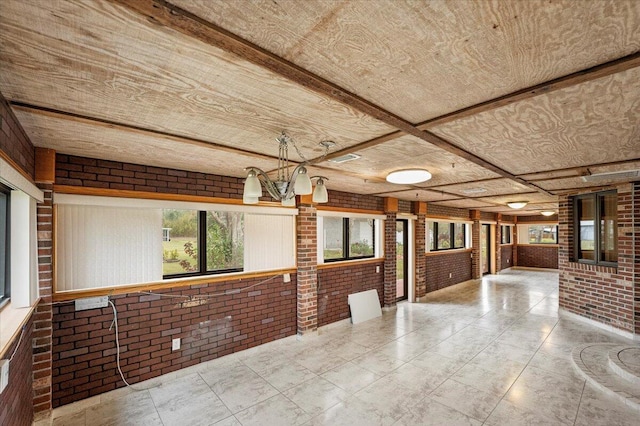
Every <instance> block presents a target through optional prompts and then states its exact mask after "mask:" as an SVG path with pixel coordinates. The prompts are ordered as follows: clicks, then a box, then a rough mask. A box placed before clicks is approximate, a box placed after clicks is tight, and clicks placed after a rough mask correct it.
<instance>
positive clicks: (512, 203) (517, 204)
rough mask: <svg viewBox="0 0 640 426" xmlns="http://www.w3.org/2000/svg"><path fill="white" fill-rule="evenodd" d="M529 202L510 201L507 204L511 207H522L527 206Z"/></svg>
mask: <svg viewBox="0 0 640 426" xmlns="http://www.w3.org/2000/svg"><path fill="white" fill-rule="evenodd" d="M527 204H529V202H528V201H509V202H508V203H507V205H508V206H509V207H511V208H512V209H521V208H523V207H524V206H526V205H527Z"/></svg>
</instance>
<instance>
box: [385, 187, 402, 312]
mask: <svg viewBox="0 0 640 426" xmlns="http://www.w3.org/2000/svg"><path fill="white" fill-rule="evenodd" d="M384 211H385V214H386V215H387V218H386V219H385V221H384V298H383V300H384V306H385V308H391V307H394V306H396V218H397V216H398V199H397V198H385V199H384Z"/></svg>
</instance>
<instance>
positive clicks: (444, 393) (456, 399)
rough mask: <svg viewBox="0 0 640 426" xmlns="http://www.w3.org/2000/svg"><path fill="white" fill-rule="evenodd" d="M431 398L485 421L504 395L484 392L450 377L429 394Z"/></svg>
mask: <svg viewBox="0 0 640 426" xmlns="http://www.w3.org/2000/svg"><path fill="white" fill-rule="evenodd" d="M429 396H430V397H431V399H433V400H435V401H437V402H439V403H441V404H443V405H446V406H447V407H449V408H453V409H455V410H457V411H460V412H461V413H462V414H464V415H466V416H468V417H471V418H473V419H476V420H479V421H481V422H483V421H484V420H486V418H487V417H489V414H491V411H493V409H494V408H495V407H496V405H498V402H500V399H501V398H502V395H496V394H494V393H489V392H483V391H481V390H478V389H476V388H473V387H471V386H469V385H465V384H463V383H459V382H456V381H455V380H452V379H449V380H447V381H445V382H444V383H443V384H441V385H440V386H438V388H436V389H435V390H434V391H433V392H431V394H430V395H429Z"/></svg>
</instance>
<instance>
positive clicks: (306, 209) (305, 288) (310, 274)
mask: <svg viewBox="0 0 640 426" xmlns="http://www.w3.org/2000/svg"><path fill="white" fill-rule="evenodd" d="M309 198H310V197H309ZM317 227H318V223H317V214H316V208H315V207H314V206H313V204H312V203H311V202H310V200H308V202H307V200H306V197H300V202H299V204H298V216H297V232H296V241H297V252H296V256H297V265H298V273H297V282H298V293H297V301H298V302H297V311H298V334H300V335H302V334H305V333H308V332H312V331H315V330H317V329H318V271H317V267H318V250H317V244H318V234H317Z"/></svg>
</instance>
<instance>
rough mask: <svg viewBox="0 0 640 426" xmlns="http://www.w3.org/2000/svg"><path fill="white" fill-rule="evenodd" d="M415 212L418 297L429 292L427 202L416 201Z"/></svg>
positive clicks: (414, 204)
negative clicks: (426, 255)
mask: <svg viewBox="0 0 640 426" xmlns="http://www.w3.org/2000/svg"><path fill="white" fill-rule="evenodd" d="M413 213H414V214H415V215H416V216H417V217H418V220H416V222H415V224H416V225H415V240H416V244H415V260H416V299H418V298H419V297H422V296H424V295H425V294H427V258H426V257H425V251H426V247H427V244H426V242H427V241H426V239H427V237H426V231H427V228H426V226H427V203H424V202H420V201H414V202H413Z"/></svg>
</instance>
